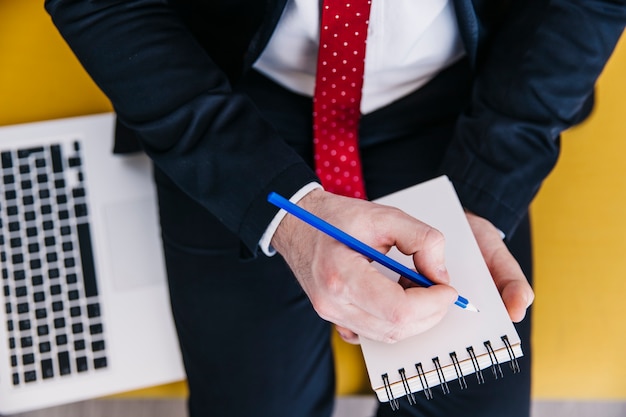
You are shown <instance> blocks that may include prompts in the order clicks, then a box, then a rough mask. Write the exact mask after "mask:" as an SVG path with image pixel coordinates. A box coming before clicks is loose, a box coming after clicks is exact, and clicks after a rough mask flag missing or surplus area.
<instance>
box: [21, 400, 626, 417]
mask: <svg viewBox="0 0 626 417" xmlns="http://www.w3.org/2000/svg"><path fill="white" fill-rule="evenodd" d="M375 401H376V400H375V399H374V398H372V397H340V398H339V400H338V402H337V408H336V410H335V413H334V415H333V417H371V415H372V410H373V409H374V406H375V404H376V402H375ZM13 417H185V402H184V401H183V400H180V399H164V400H162V399H102V400H92V401H84V402H80V403H76V404H70V405H65V406H61V407H54V408H49V409H46V410H39V411H34V412H30V413H22V414H14V415H13ZM503 417H506V416H503ZM533 417H626V402H593V401H591V402H579V401H567V402H562V401H537V402H535V403H534V404H533Z"/></svg>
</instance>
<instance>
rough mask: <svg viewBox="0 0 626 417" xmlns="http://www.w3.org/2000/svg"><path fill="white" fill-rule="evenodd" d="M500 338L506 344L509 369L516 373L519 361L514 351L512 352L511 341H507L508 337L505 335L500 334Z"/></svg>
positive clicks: (518, 368)
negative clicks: (509, 360)
mask: <svg viewBox="0 0 626 417" xmlns="http://www.w3.org/2000/svg"><path fill="white" fill-rule="evenodd" d="M501 339H502V341H503V342H504V346H506V351H507V352H508V353H509V358H510V359H511V362H509V364H510V366H511V370H512V371H513V373H514V374H517V373H519V372H520V367H519V362H518V361H517V358H516V357H515V352H513V347H512V346H511V342H509V338H508V337H507V336H506V335H504V336H502V337H501Z"/></svg>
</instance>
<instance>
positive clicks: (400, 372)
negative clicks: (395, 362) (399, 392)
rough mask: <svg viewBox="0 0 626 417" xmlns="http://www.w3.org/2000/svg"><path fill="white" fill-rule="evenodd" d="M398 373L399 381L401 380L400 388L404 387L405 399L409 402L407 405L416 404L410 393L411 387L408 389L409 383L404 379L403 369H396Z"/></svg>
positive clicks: (413, 396)
mask: <svg viewBox="0 0 626 417" xmlns="http://www.w3.org/2000/svg"><path fill="white" fill-rule="evenodd" d="M398 373H399V374H400V379H402V386H403V387H404V392H406V398H407V400H409V405H414V404H417V401H415V395H413V393H412V392H411V387H409V381H408V380H407V379H406V372H405V371H404V368H401V369H398Z"/></svg>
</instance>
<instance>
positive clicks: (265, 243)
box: [259, 182, 323, 256]
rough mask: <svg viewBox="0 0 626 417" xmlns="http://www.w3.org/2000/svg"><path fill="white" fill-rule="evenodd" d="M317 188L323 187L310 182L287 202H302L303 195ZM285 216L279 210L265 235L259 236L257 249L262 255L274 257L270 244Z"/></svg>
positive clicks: (281, 210)
mask: <svg viewBox="0 0 626 417" xmlns="http://www.w3.org/2000/svg"><path fill="white" fill-rule="evenodd" d="M318 188H323V187H322V186H321V185H320V184H318V183H317V182H310V183H308V184H307V185H305V186H304V187H302V188H300V189H299V190H298V192H296V193H295V194H294V195H293V196H291V198H290V199H289V201H291V202H292V203H294V204H297V203H298V201H300V200H302V198H303V197H304V196H305V195H307V194H308V193H310V192H311V191H313V190H317V189H318ZM286 214H287V212H286V211H285V210H283V209H280V210H279V211H278V213H276V215H275V216H274V218H273V219H272V221H271V222H270V224H269V225H268V226H267V229H265V233H263V236H261V240H259V247H260V248H261V251H263V253H264V254H265V255H267V256H274V255H276V249H274V248H273V247H272V246H271V242H272V238H273V237H274V233H276V229H278V225H279V224H280V222H281V221H282V220H283V217H285V215H286Z"/></svg>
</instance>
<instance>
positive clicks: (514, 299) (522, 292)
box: [501, 281, 534, 323]
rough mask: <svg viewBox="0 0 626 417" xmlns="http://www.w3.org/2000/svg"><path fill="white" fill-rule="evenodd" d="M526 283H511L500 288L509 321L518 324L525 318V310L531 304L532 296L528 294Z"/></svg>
mask: <svg viewBox="0 0 626 417" xmlns="http://www.w3.org/2000/svg"><path fill="white" fill-rule="evenodd" d="M528 287H529V286H528V285H527V283H523V282H520V281H511V282H509V283H508V284H507V285H505V286H504V287H503V288H502V291H501V296H502V301H504V305H505V306H506V309H507V311H508V312H509V316H510V317H511V320H512V321H514V322H516V323H517V322H520V321H522V320H523V319H524V317H525V316H526V310H527V309H528V307H529V306H530V305H531V304H532V302H533V299H534V294H533V293H532V290H531V291H530V294H529V293H528Z"/></svg>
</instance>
